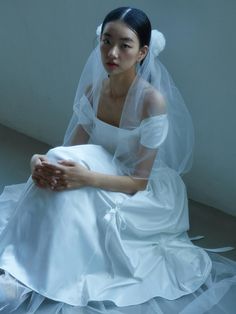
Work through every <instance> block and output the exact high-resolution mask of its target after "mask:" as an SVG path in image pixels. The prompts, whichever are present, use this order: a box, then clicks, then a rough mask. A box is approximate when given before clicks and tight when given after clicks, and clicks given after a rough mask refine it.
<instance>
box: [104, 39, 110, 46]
mask: <svg viewBox="0 0 236 314" xmlns="http://www.w3.org/2000/svg"><path fill="white" fill-rule="evenodd" d="M102 42H103V43H104V44H105V45H109V44H110V43H111V42H110V40H109V39H107V38H104V39H103V40H102Z"/></svg>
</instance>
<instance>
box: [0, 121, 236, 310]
mask: <svg viewBox="0 0 236 314" xmlns="http://www.w3.org/2000/svg"><path fill="white" fill-rule="evenodd" d="M147 122H148V123H150V121H147ZM94 124H95V127H94V133H93V134H92V137H91V140H90V143H89V144H87V145H78V146H71V147H57V148H54V149H51V150H50V151H49V152H48V158H49V159H50V160H51V161H52V162H56V160H61V159H70V160H74V161H77V162H80V163H81V164H82V165H84V166H85V167H87V168H89V169H91V170H94V171H97V172H102V173H107V174H112V175H116V174H119V169H117V168H116V167H115V166H114V163H112V153H113V152H114V150H115V147H116V142H117V134H118V128H116V127H114V126H111V125H109V124H106V123H105V122H102V121H101V120H99V119H97V118H96V117H94ZM149 128H150V125H149ZM122 132H123V136H124V137H125V136H128V135H129V134H128V133H129V132H131V131H129V130H125V129H124V130H122ZM147 138H148V136H147ZM150 140H151V139H150ZM188 227H189V222H188V205H187V197H186V191H185V186H184V184H183V182H182V180H181V178H180V177H179V175H178V174H177V173H176V172H175V171H174V170H171V169H169V168H167V167H162V168H160V169H159V174H158V179H157V180H155V181H152V180H151V181H150V182H149V184H148V186H147V188H146V190H144V191H140V192H137V193H136V194H134V195H127V194H124V193H118V192H110V191H105V190H102V189H95V188H91V187H84V188H81V189H76V190H70V191H63V192H53V191H50V190H45V189H40V188H38V187H36V186H35V185H34V183H33V182H32V179H31V178H29V180H28V182H27V183H26V184H21V185H15V186H9V187H6V188H5V190H4V192H3V194H2V195H1V197H0V269H1V270H0V271H1V275H0V312H1V313H17V314H19V313H45V314H49V313H64V314H73V313H78V314H82V313H84V314H85V313H86V314H93V313H94V314H95V313H102V314H105V313H108V314H118V313H122V314H123V313H127V314H141V313H142V314H154V313H164V314H169V313H170V314H173V313H191V314H193V313H196V314H200V313H214V314H216V313H233V310H232V312H231V309H233V305H235V298H234V295H235V293H236V263H234V262H233V261H230V260H228V259H225V258H223V257H220V256H219V255H216V254H213V255H212V256H211V258H210V257H209V255H208V253H206V252H205V251H204V250H203V249H201V248H199V247H197V246H195V245H193V244H192V242H191V241H190V240H189V238H188V236H187V233H186V231H187V230H188ZM222 307H223V310H224V311H225V312H224V311H221V310H222ZM227 307H228V308H227Z"/></svg>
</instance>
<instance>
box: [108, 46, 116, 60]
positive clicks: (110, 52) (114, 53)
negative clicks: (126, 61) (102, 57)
mask: <svg viewBox="0 0 236 314" xmlns="http://www.w3.org/2000/svg"><path fill="white" fill-rule="evenodd" d="M108 56H109V57H113V58H117V57H118V47H117V46H113V47H111V49H110V50H109V52H108Z"/></svg>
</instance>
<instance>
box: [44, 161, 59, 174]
mask: <svg viewBox="0 0 236 314" xmlns="http://www.w3.org/2000/svg"><path fill="white" fill-rule="evenodd" d="M43 166H44V167H45V170H46V171H49V172H53V173H55V172H56V173H57V174H60V173H62V171H63V167H62V166H60V165H55V164H50V163H44V162H43Z"/></svg>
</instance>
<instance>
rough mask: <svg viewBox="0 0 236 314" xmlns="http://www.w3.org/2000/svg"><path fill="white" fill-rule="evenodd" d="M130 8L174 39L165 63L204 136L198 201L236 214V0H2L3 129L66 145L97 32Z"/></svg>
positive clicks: (191, 183) (194, 180)
mask: <svg viewBox="0 0 236 314" xmlns="http://www.w3.org/2000/svg"><path fill="white" fill-rule="evenodd" d="M120 5H133V6H136V7H139V8H141V9H144V11H145V12H146V13H147V14H148V15H149V17H150V19H151V21H152V23H153V27H158V28H159V29H160V30H161V31H162V32H163V33H164V34H165V36H166V39H167V46H166V49H165V51H164V52H163V53H162V55H161V57H160V58H161V60H162V61H163V62H164V63H165V65H166V66H167V68H168V70H169V71H170V72H171V74H172V76H173V78H174V80H175V82H176V84H177V86H178V87H179V89H180V90H181V92H182V94H183V96H184V98H185V100H186V103H187V105H188V107H189V110H190V112H191V115H192V117H193V122H194V125H195V131H196V145H195V154H194V166H193V169H192V170H191V172H190V173H189V174H188V175H186V176H185V182H186V183H187V187H188V192H189V196H190V197H191V198H192V199H194V200H197V201H200V202H203V203H206V204H208V205H211V206H214V207H216V208H219V209H222V210H224V211H226V212H228V213H232V214H234V215H236V205H235V204H236V193H235V188H236V170H235V160H236V148H235V137H234V121H235V114H236V109H235V99H236V91H235V88H234V87H233V84H234V82H235V73H236V71H235V70H236V66H235V64H236V62H235V56H236V43H235V35H234V31H235V29H236V19H235V14H236V2H235V1H234V0H198V1H195V0H146V1H141V0H137V1H115V0H110V1H108V0H103V1H101V0H100V1H98V0H97V1H95V0H94V1H92V0H87V1H79V0H21V1H19V0H0V45H1V47H0V123H2V124H4V125H6V126H9V127H11V128H13V129H16V130H18V131H20V132H23V133H25V134H27V135H30V136H32V137H34V138H36V139H39V140H41V141H44V142H46V143H49V144H52V145H58V144H60V143H61V141H62V138H63V133H64V131H65V128H66V125H67V123H68V121H69V118H70V115H71V113H72V103H73V98H74V94H75V90H76V86H77V82H78V79H79V76H80V73H81V70H82V67H83V64H84V62H85V60H86V58H87V56H88V53H89V51H91V49H92V48H93V47H94V45H95V42H96V40H95V29H96V27H97V25H98V24H100V23H101V21H102V18H103V17H104V15H105V14H106V13H107V12H108V11H109V10H110V9H112V8H114V7H117V6H120Z"/></svg>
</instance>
